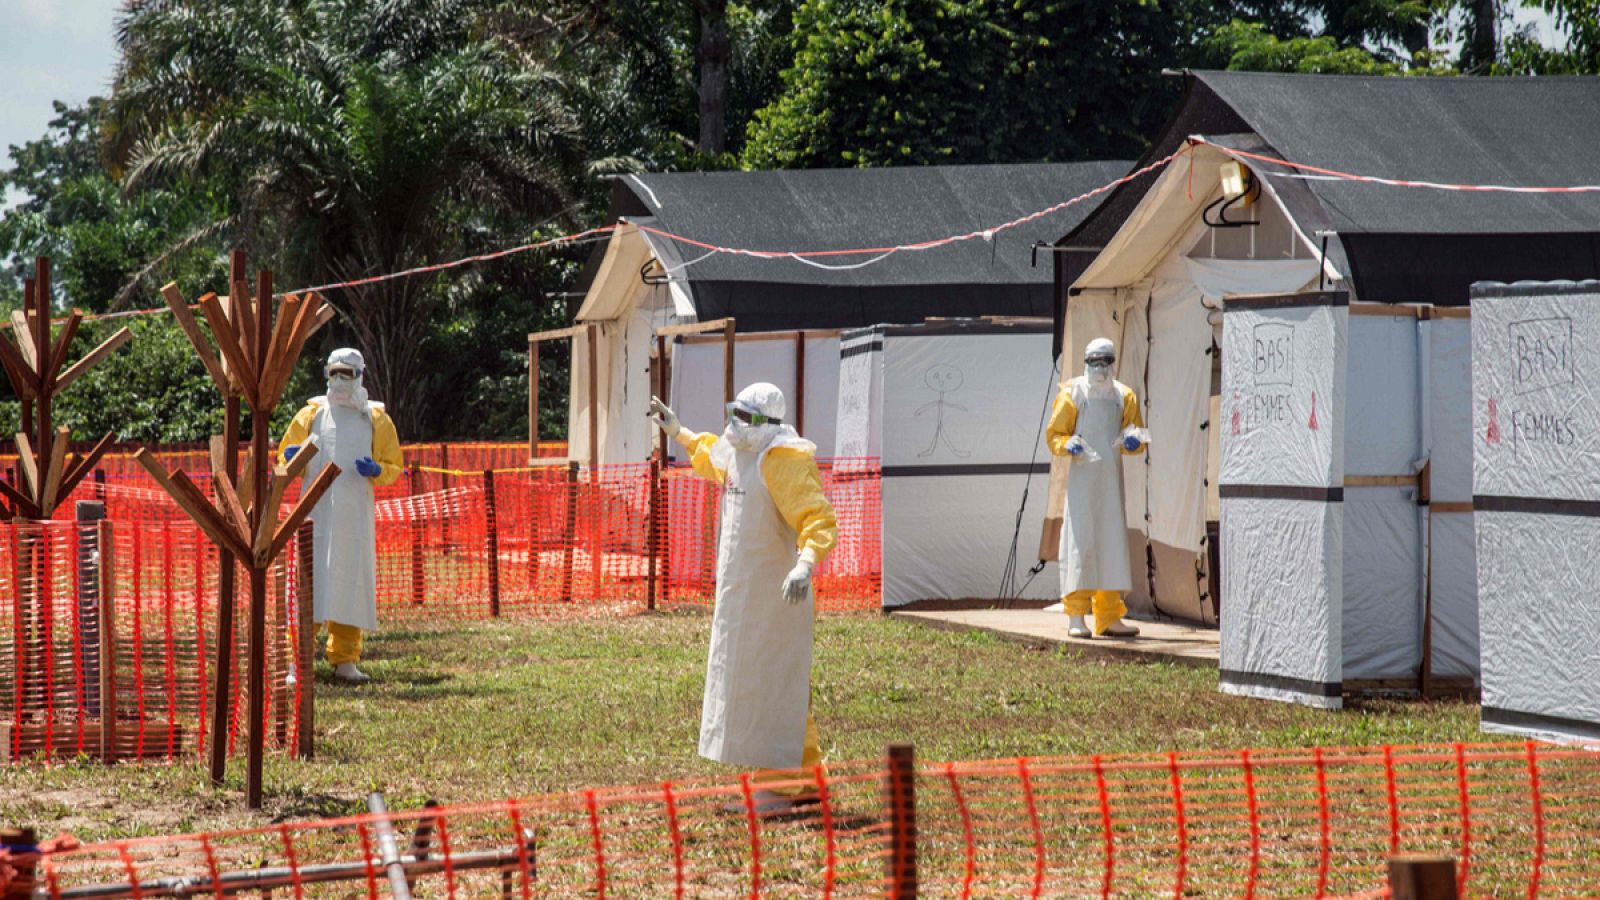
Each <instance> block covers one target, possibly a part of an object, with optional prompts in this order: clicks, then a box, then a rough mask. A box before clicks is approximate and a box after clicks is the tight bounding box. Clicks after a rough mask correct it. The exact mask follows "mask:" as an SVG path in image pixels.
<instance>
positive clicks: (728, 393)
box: [722, 319, 739, 403]
mask: <svg viewBox="0 0 1600 900" xmlns="http://www.w3.org/2000/svg"><path fill="white" fill-rule="evenodd" d="M733 327H734V321H733V320H732V319H727V320H725V324H723V326H722V402H723V403H732V402H733V398H734V397H737V396H738V390H739V389H738V388H737V387H735V386H734V384H733V352H734V344H735V343H737V341H736V340H735V339H734V336H733Z"/></svg>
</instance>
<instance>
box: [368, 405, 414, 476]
mask: <svg viewBox="0 0 1600 900" xmlns="http://www.w3.org/2000/svg"><path fill="white" fill-rule="evenodd" d="M372 461H373V462H375V463H377V464H378V465H380V466H382V467H383V471H382V472H379V473H378V476H377V477H376V478H374V479H372V483H373V484H374V485H375V486H377V487H386V486H388V485H391V484H394V483H395V482H396V481H399V480H400V473H401V472H404V471H405V469H406V463H405V459H404V458H402V457H401V455H400V435H399V434H398V433H397V432H396V431H395V429H394V420H393V419H391V418H389V414H388V413H386V412H384V411H383V410H381V409H374V410H373V411H372Z"/></svg>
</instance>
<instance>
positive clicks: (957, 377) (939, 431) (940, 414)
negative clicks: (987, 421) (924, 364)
mask: <svg viewBox="0 0 1600 900" xmlns="http://www.w3.org/2000/svg"><path fill="white" fill-rule="evenodd" d="M922 381H923V383H924V384H926V385H927V386H928V387H930V388H933V390H934V393H936V394H938V395H939V396H938V397H937V398H935V399H933V400H929V401H928V402H927V403H924V404H922V405H921V406H919V407H917V411H916V412H915V413H913V414H912V415H917V416H920V415H922V414H923V413H925V412H927V411H928V410H930V409H931V410H934V411H935V416H934V424H933V440H932V441H930V442H928V449H926V450H924V451H922V452H921V453H918V454H917V456H918V457H919V458H927V457H929V456H932V455H933V454H934V453H935V452H936V451H937V450H938V449H939V444H940V442H943V443H944V445H945V447H947V448H949V450H950V452H951V453H954V454H955V455H956V456H959V457H961V458H962V459H966V458H967V457H969V456H971V455H972V453H971V452H969V451H966V450H961V449H959V448H957V447H956V445H955V443H954V442H953V441H951V440H950V435H949V434H948V433H947V432H946V431H945V427H946V426H945V422H944V411H945V409H946V408H949V409H959V410H961V411H962V412H968V410H967V408H966V407H965V406H962V405H961V404H959V403H954V402H951V401H950V400H949V399H947V398H948V397H949V395H951V394H953V393H955V392H956V391H958V390H960V389H961V385H962V382H964V381H966V376H964V375H962V374H961V370H960V369H958V368H956V367H955V366H952V365H950V364H949V363H937V364H935V365H932V366H929V367H928V371H927V373H926V374H924V375H923V376H922Z"/></svg>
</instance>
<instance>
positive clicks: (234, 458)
mask: <svg viewBox="0 0 1600 900" xmlns="http://www.w3.org/2000/svg"><path fill="white" fill-rule="evenodd" d="M228 263H229V265H228V269H229V276H230V277H229V284H233V283H235V282H239V281H243V280H244V278H245V267H246V265H247V263H246V260H245V255H244V251H243V250H234V251H233V252H232V253H231V254H230V255H229V260H228ZM168 303H169V305H172V306H174V307H175V308H176V307H184V309H185V310H187V307H185V306H184V304H183V303H182V301H181V300H179V301H177V302H176V303H173V302H172V301H171V300H170V299H169V301H168ZM228 306H229V307H230V308H231V309H235V310H236V309H238V306H237V304H235V303H234V302H233V298H231V297H230V298H229V303H228ZM191 321H192V320H191ZM186 330H187V329H186ZM190 342H191V343H194V344H195V346H196V347H197V348H200V349H199V350H198V351H197V352H201V353H203V354H205V355H210V354H209V350H208V349H207V348H206V345H205V344H204V343H203V339H202V338H201V337H200V333H199V330H198V329H196V330H195V331H194V333H193V334H192V335H191V336H190ZM202 358H204V356H203V357H202ZM212 358H213V359H214V358H215V357H214V356H213V357H212ZM223 366H224V364H222V363H218V364H217V365H216V366H209V365H208V366H207V370H208V371H210V372H211V373H212V378H213V380H216V381H217V382H218V384H217V389H218V390H220V391H222V397H223V400H222V404H223V407H222V446H223V454H222V460H223V470H222V471H221V472H213V473H212V476H213V477H215V478H221V479H225V480H226V481H227V482H228V484H229V485H230V486H232V487H234V488H235V489H237V487H238V485H239V392H238V391H235V390H233V388H232V386H231V384H230V381H229V378H228V375H227V371H226V369H225V368H223ZM237 578H238V567H237V565H236V563H235V559H234V555H233V554H232V553H230V552H228V550H227V549H226V548H225V547H223V546H222V545H221V544H218V545H217V637H216V641H215V646H216V648H217V665H216V674H215V678H216V681H215V682H214V690H212V692H211V696H212V702H214V703H215V704H216V706H215V707H213V708H212V710H211V783H212V784H213V785H215V786H217V787H221V786H222V782H223V779H224V778H225V777H226V776H227V772H228V726H229V724H230V717H229V715H228V711H229V710H230V709H231V708H232V703H231V699H232V696H233V632H234V629H233V611H234V603H235V599H234V598H235V593H236V588H235V582H236V581H237Z"/></svg>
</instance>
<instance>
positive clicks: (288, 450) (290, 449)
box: [283, 444, 300, 462]
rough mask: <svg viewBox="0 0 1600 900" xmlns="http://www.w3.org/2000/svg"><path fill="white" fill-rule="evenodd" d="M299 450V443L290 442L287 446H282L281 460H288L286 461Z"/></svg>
mask: <svg viewBox="0 0 1600 900" xmlns="http://www.w3.org/2000/svg"><path fill="white" fill-rule="evenodd" d="M299 452H300V445H299V444H290V445H289V446H287V447H285V448H283V461H284V462H288V461H290V460H292V459H294V455H295V454H296V453H299Z"/></svg>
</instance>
